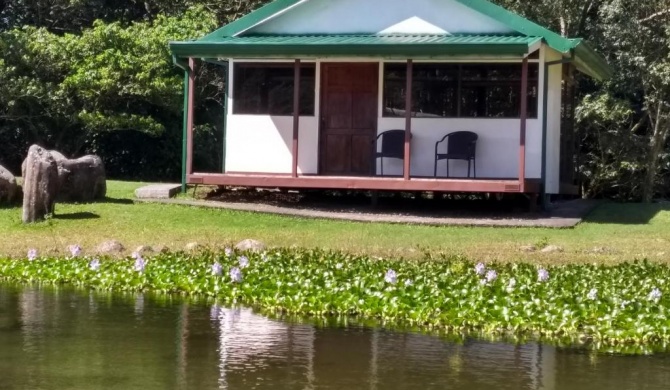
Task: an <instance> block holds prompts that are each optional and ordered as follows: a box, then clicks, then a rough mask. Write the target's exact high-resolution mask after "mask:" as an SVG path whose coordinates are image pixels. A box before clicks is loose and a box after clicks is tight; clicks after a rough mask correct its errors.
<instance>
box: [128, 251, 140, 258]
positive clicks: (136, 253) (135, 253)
mask: <svg viewBox="0 0 670 390" xmlns="http://www.w3.org/2000/svg"><path fill="white" fill-rule="evenodd" d="M130 256H132V258H133V259H135V260H137V259H141V258H142V255H141V254H140V252H133V254H132V255H130Z"/></svg>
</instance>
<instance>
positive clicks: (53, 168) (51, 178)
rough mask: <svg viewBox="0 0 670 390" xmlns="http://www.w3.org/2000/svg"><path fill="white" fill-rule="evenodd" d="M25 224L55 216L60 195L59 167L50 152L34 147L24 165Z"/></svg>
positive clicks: (31, 148) (29, 151)
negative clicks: (57, 198)
mask: <svg viewBox="0 0 670 390" xmlns="http://www.w3.org/2000/svg"><path fill="white" fill-rule="evenodd" d="M22 171H23V172H22V173H23V223H31V222H37V221H41V220H43V219H44V218H45V217H46V216H47V215H48V214H53V212H54V206H55V204H56V194H57V193H58V166H57V165H56V160H54V158H53V157H52V156H51V153H49V151H48V150H46V149H44V148H42V147H39V146H37V145H33V146H31V147H30V149H29V150H28V157H27V158H26V160H25V161H24V164H23V170H22Z"/></svg>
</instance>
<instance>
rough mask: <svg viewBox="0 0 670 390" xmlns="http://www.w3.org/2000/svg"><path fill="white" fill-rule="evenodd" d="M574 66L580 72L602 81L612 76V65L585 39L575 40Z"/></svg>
mask: <svg viewBox="0 0 670 390" xmlns="http://www.w3.org/2000/svg"><path fill="white" fill-rule="evenodd" d="M574 59H575V66H576V67H577V69H578V70H580V71H581V72H583V73H585V74H587V75H589V76H591V77H593V78H595V79H596V80H599V81H604V80H607V79H609V78H611V77H612V74H613V70H612V67H611V66H610V65H609V64H608V63H607V61H606V60H605V58H603V56H601V55H600V54H598V53H597V52H596V51H595V50H594V49H593V48H592V47H591V46H590V45H589V44H587V43H586V42H585V41H582V40H580V41H577V42H576V46H575V48H574Z"/></svg>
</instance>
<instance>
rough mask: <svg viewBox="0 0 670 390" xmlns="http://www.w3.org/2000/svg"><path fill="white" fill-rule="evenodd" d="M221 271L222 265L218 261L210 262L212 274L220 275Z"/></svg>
mask: <svg viewBox="0 0 670 390" xmlns="http://www.w3.org/2000/svg"><path fill="white" fill-rule="evenodd" d="M222 271H223V267H221V264H219V263H214V264H212V275H216V276H221V272H222Z"/></svg>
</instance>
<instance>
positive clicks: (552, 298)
mask: <svg viewBox="0 0 670 390" xmlns="http://www.w3.org/2000/svg"><path fill="white" fill-rule="evenodd" d="M226 252H227V253H226ZM226 252H223V253H213V252H206V253H200V254H197V255H188V254H184V253H176V254H160V255H158V256H156V257H153V258H149V259H146V260H145V259H142V258H141V257H139V258H136V259H134V260H133V259H126V260H102V261H99V260H97V259H91V258H85V257H75V258H70V259H62V258H61V259H57V258H39V257H38V258H35V259H33V260H32V261H31V260H28V259H25V258H23V259H16V258H15V259H10V258H5V259H1V260H0V281H2V280H4V281H12V282H40V283H47V284H50V283H53V284H60V283H68V284H72V285H76V286H81V287H88V288H93V289H99V290H114V291H155V292H163V293H184V294H189V295H191V294H196V295H199V294H204V295H209V296H216V297H217V298H218V299H219V300H220V301H221V302H222V303H225V304H245V305H251V306H254V307H258V308H262V309H266V310H270V311H276V312H282V313H288V314H300V315H315V316H359V317H362V318H370V319H379V320H381V321H383V322H384V323H387V324H389V325H392V324H405V325H411V326H418V327H422V328H426V329H433V330H438V331H439V330H446V331H455V332H462V331H471V330H474V331H478V332H481V333H483V334H488V335H501V336H502V335H532V336H542V337H546V338H547V339H554V340H571V341H574V342H585V341H595V342H596V344H599V345H601V346H603V345H626V344H627V345H643V344H652V343H665V342H668V341H670V318H669V317H668V315H669V314H670V311H669V310H670V297H667V296H666V295H665V294H664V293H663V291H661V290H659V288H664V287H666V286H667V285H668V281H669V280H670V267H668V266H666V265H654V264H650V263H647V262H635V263H626V264H620V265H617V266H609V267H608V266H594V265H567V266H553V267H549V268H547V269H544V268H541V267H538V266H535V265H531V264H507V265H500V264H490V265H484V264H477V265H475V264H474V263H472V262H470V261H467V260H464V259H462V258H458V257H454V258H449V259H446V260H444V261H417V262H412V261H406V260H390V259H380V258H371V257H363V256H353V255H347V254H344V253H341V252H326V251H320V250H316V251H305V250H296V249H290V250H281V249H279V250H272V251H270V252H267V253H261V254H253V253H246V254H240V253H234V252H232V251H226ZM29 256H30V255H29ZM247 256H248V257H247ZM145 261H146V263H145Z"/></svg>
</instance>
